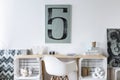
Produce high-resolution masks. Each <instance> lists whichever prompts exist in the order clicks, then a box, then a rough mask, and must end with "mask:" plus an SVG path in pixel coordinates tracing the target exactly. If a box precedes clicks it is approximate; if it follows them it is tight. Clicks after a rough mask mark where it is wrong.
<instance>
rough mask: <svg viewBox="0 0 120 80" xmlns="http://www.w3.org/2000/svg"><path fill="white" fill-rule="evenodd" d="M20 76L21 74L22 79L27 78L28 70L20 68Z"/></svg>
mask: <svg viewBox="0 0 120 80" xmlns="http://www.w3.org/2000/svg"><path fill="white" fill-rule="evenodd" d="M20 74H21V76H23V77H26V76H28V69H27V68H22V69H20Z"/></svg>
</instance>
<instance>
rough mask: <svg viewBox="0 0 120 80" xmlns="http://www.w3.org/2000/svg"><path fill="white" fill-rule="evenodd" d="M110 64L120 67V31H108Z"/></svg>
mask: <svg viewBox="0 0 120 80" xmlns="http://www.w3.org/2000/svg"><path fill="white" fill-rule="evenodd" d="M107 51H108V54H109V57H108V64H109V66H111V67H120V29H107Z"/></svg>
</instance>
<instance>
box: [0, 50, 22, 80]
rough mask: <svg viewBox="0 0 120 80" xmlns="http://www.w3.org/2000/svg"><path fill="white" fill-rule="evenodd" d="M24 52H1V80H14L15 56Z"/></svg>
mask: <svg viewBox="0 0 120 80" xmlns="http://www.w3.org/2000/svg"><path fill="white" fill-rule="evenodd" d="M22 52H24V50H0V80H13V79H14V74H13V72H14V65H13V61H14V56H15V55H21V54H22Z"/></svg>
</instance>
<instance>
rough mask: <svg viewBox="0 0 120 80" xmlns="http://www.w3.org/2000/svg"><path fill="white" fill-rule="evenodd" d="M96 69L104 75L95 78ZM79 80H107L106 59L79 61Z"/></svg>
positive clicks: (82, 59)
mask: <svg viewBox="0 0 120 80" xmlns="http://www.w3.org/2000/svg"><path fill="white" fill-rule="evenodd" d="M96 69H100V70H101V71H102V72H103V75H101V76H99V75H98V74H97V76H93V74H96V72H95V71H96ZM79 80H107V59H106V58H98V59H97V58H94V57H93V58H81V59H80V60H79Z"/></svg>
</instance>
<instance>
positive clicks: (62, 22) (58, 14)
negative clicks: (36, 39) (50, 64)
mask: <svg viewBox="0 0 120 80" xmlns="http://www.w3.org/2000/svg"><path fill="white" fill-rule="evenodd" d="M45 42H46V43H70V42H71V5H46V6H45Z"/></svg>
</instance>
